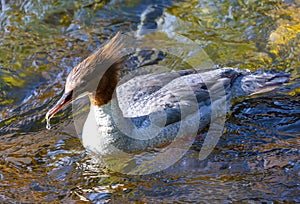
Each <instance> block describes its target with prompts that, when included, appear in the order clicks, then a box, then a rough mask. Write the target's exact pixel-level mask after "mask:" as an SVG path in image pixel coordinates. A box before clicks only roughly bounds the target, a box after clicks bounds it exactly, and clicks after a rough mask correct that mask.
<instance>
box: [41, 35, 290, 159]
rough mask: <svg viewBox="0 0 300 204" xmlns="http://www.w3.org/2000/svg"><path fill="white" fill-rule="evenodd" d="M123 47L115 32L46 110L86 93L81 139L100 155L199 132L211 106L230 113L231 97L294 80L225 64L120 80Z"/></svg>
mask: <svg viewBox="0 0 300 204" xmlns="http://www.w3.org/2000/svg"><path fill="white" fill-rule="evenodd" d="M123 48H124V39H123V38H122V34H120V33H117V34H116V35H115V36H114V37H113V38H112V39H111V40H109V41H108V42H107V43H106V44H105V45H104V46H102V47H101V48H100V49H99V50H97V51H96V52H94V53H93V54H91V55H90V56H89V57H87V58H86V59H85V60H83V61H82V62H81V63H79V64H78V65H77V66H75V67H74V68H73V69H72V70H71V72H70V73H69V75H68V77H67V79H66V83H65V89H64V93H63V95H62V96H61V98H60V99H59V100H58V101H57V103H56V104H55V105H54V106H53V107H52V108H50V109H49V110H48V112H47V114H46V120H47V121H50V119H51V118H52V117H53V116H54V115H55V114H56V113H57V112H58V111H60V110H62V109H63V108H64V107H66V106H68V105H70V104H71V103H74V102H75V101H77V100H78V99H79V98H81V97H82V96H84V95H88V96H89V100H90V112H89V115H88V117H87V119H86V121H85V125H84V127H83V131H82V143H83V146H84V147H85V148H86V149H87V150H88V151H91V152H93V153H96V154H98V155H105V154H111V153H113V152H117V151H124V152H128V153H135V152H141V151H149V150H151V149H154V148H157V147H163V146H165V145H168V144H170V143H172V142H173V141H174V140H175V139H176V138H180V137H181V136H183V135H193V134H197V132H199V131H201V130H202V129H203V128H205V127H206V126H207V125H209V124H210V123H211V122H213V121H212V120H213V117H212V112H213V110H212V107H215V108H220V110H221V109H226V111H228V108H230V105H231V103H232V99H234V98H240V97H244V96H249V95H253V94H257V93H260V92H266V91H269V90H273V89H274V88H277V87H278V86H281V85H282V84H285V83H287V82H288V81H289V78H290V75H289V74H288V73H285V72H276V71H263V70H258V71H256V72H251V71H248V70H244V69H238V68H232V67H223V68H211V69H200V70H198V69H186V70H172V71H170V72H159V73H147V74H142V75H138V76H134V77H132V78H131V79H128V80H126V81H123V82H122V83H120V80H119V75H120V69H122V65H123V60H124V58H123V55H122V54H120V53H121V52H120V51H121V50H122V49H123ZM151 66H152V67H154V68H155V69H159V68H160V67H159V66H158V65H151ZM215 112H217V113H220V111H219V110H217V111H215ZM181 142H182V141H181ZM183 142H184V141H183Z"/></svg>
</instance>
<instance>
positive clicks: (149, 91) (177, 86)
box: [117, 68, 240, 124]
mask: <svg viewBox="0 0 300 204" xmlns="http://www.w3.org/2000/svg"><path fill="white" fill-rule="evenodd" d="M238 74H240V72H239V70H237V69H232V68H223V69H216V70H209V71H208V70H204V71H203V70H200V71H199V70H198V71H197V70H181V71H172V72H168V73H161V74H147V75H142V76H137V77H134V78H133V79H131V80H128V81H127V82H125V83H123V84H121V85H120V86H119V87H118V88H117V99H118V104H119V107H120V109H121V111H122V113H123V117H127V118H139V117H145V116H149V115H150V117H154V118H155V120H152V121H159V120H166V123H165V124H170V123H174V122H177V121H179V120H181V119H182V117H186V116H187V115H189V114H192V113H194V112H195V111H197V110H198V108H199V106H208V107H209V105H210V95H209V94H210V93H212V92H213V93H214V94H220V93H224V89H228V87H229V86H230V85H231V82H232V80H233V79H234V78H235V77H236V76H237V75H238ZM223 95H224V94H223Z"/></svg>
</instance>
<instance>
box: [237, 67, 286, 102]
mask: <svg viewBox="0 0 300 204" xmlns="http://www.w3.org/2000/svg"><path fill="white" fill-rule="evenodd" d="M289 81H290V74H288V73H285V72H276V71H267V72H264V71H262V70H259V71H256V72H253V73H250V72H249V74H246V75H243V76H240V77H238V78H237V79H236V80H235V81H234V83H233V92H234V94H233V95H234V96H235V97H239V96H249V95H252V94H257V93H264V92H268V91H271V90H274V89H275V88H278V87H281V86H282V85H283V84H285V83H287V82H289Z"/></svg>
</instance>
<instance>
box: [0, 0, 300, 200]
mask: <svg viewBox="0 0 300 204" xmlns="http://www.w3.org/2000/svg"><path fill="white" fill-rule="evenodd" d="M1 2H4V1H1ZM68 2H69V1H68ZM68 2H53V1H46V0H45V1H39V3H38V2H37V1H32V0H31V1H28V0H27V1H10V2H9V3H6V4H5V6H3V4H2V10H1V13H0V32H1V39H0V47H1V49H0V53H1V59H0V135H1V136H0V140H1V146H0V167H1V168H0V201H1V202H4V203H10V202H11V203H13V202H29V203H30V202H62V203H70V202H75V201H80V200H81V201H91V202H97V201H99V202H116V203H124V202H128V201H129V202H136V201H142V202H143V201H144V202H160V201H165V202H175V201H176V202H221V203H223V202H235V201H236V202H240V201H245V202H250V201H261V202H264V201H265V202H271V201H279V202H285V201H286V202H287V201H291V202H300V197H299V195H300V187H299V184H300V182H299V176H300V174H299V172H300V156H299V153H300V152H299V145H300V141H299V135H300V134H299V132H300V131H299V130H300V129H299V127H300V126H299V125H300V122H299V121H300V120H299V115H300V102H299V101H300V100H299V90H300V83H299V67H300V63H299V62H300V58H299V56H300V50H299V47H300V46H299V44H300V39H299V25H300V20H299V19H300V17H299V13H300V11H299V6H300V5H299V2H297V1H280V2H279V1H100V2H96V1H88V0H86V1H76V2H73V3H72V2H71V3H70V2H69V3H68ZM153 4H156V6H152V7H151V8H154V12H153V15H152V18H154V19H155V18H158V19H159V20H158V21H157V22H158V23H157V24H155V23H154V24H153V23H151V22H153V20H152V21H151V16H150V17H148V18H149V20H148V23H147V21H146V24H145V25H144V26H146V27H147V26H150V27H151V28H153V27H155V28H156V27H157V28H159V29H162V30H164V31H166V32H171V31H175V32H176V33H178V34H181V35H183V36H185V37H188V38H189V39H191V40H194V41H196V42H197V43H199V44H200V46H201V47H202V48H203V49H204V50H205V52H206V54H207V55H208V56H209V57H210V59H211V60H212V61H213V62H214V63H215V64H217V65H219V66H221V67H223V66H233V67H239V68H242V69H246V68H247V69H251V70H253V71H254V70H257V69H259V68H263V69H266V70H269V69H276V70H282V71H285V72H288V73H290V74H292V77H293V80H292V81H291V82H290V83H288V84H287V85H286V86H285V87H282V88H279V89H276V90H274V91H271V92H269V93H265V94H260V95H255V96H251V97H247V98H243V99H240V100H237V101H234V103H233V106H232V108H231V110H230V113H228V116H227V120H226V126H225V130H224V134H223V136H222V137H221V138H220V140H219V142H218V145H217V146H216V148H215V149H214V151H213V152H212V154H210V156H209V157H208V158H207V159H205V160H203V161H199V160H198V156H199V150H200V148H201V143H202V142H203V138H204V136H205V134H206V130H204V131H202V132H201V133H200V134H199V136H198V139H197V141H196V142H195V145H194V146H193V147H192V148H191V149H190V150H189V151H188V152H187V154H186V155H185V156H184V158H182V159H181V160H180V161H178V162H177V163H176V164H175V165H174V166H173V167H171V168H169V169H166V170H164V171H162V172H159V173H156V174H153V175H144V176H128V175H122V174H118V173H116V172H110V171H108V170H107V169H105V168H103V167H101V166H99V165H97V164H95V163H94V162H93V161H92V158H91V157H90V156H89V155H87V154H86V153H85V151H84V148H83V147H82V145H81V143H80V140H79V139H78V137H77V133H76V131H75V130H74V124H73V121H72V114H71V108H68V109H66V110H64V111H62V112H59V113H58V114H57V115H56V116H55V117H54V118H52V120H51V124H52V128H51V130H47V129H46V127H45V125H46V121H45V119H44V118H45V114H46V112H47V111H48V110H49V108H50V106H52V105H53V104H54V103H55V102H56V101H57V100H58V99H59V97H60V95H61V94H62V92H63V86H64V82H65V78H66V76H67V74H68V72H69V71H70V70H71V69H72V67H74V66H75V65H76V64H78V63H79V62H80V61H81V60H82V59H84V58H85V57H86V56H88V55H89V54H90V53H91V52H93V51H94V50H95V49H96V48H97V47H99V46H100V45H101V44H102V43H103V42H104V41H105V40H106V39H108V38H110V36H111V35H112V33H116V32H117V31H119V30H121V31H123V32H126V31H130V30H135V29H137V28H139V26H140V25H141V23H140V16H141V14H142V12H143V11H144V10H145V9H146V8H147V7H148V6H149V5H153ZM166 63H167V62H166ZM198 143H199V144H198Z"/></svg>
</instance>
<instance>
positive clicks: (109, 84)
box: [46, 33, 124, 119]
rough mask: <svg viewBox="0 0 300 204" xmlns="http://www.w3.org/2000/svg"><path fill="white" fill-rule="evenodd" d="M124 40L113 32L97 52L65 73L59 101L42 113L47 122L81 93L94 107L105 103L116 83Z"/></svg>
mask: <svg viewBox="0 0 300 204" xmlns="http://www.w3.org/2000/svg"><path fill="white" fill-rule="evenodd" d="M123 42H124V39H123V36H122V35H121V34H120V33H117V34H116V35H115V36H114V37H113V38H112V39H111V40H110V41H109V42H107V43H106V44H105V45H104V46H103V47H101V48H100V49H99V50H98V51H96V52H95V53H93V54H92V55H90V56H89V57H87V58H86V59H85V60H83V61H82V62H81V63H80V64H78V65H77V66H76V67H74V68H73V69H72V71H71V72H70V73H69V75H68V77H67V80H66V84H65V91H64V94H63V96H62V97H61V98H60V100H59V101H58V102H57V103H56V105H54V106H53V107H52V108H51V109H50V110H49V111H48V112H47V114H46V119H50V118H51V117H52V116H53V115H54V114H55V113H57V112H58V111H59V110H61V109H62V108H63V107H65V106H67V105H68V104H70V103H71V102H72V101H74V100H76V99H77V98H78V97H79V96H82V95H83V94H88V95H89V97H90V100H91V103H93V104H94V105H96V106H101V105H104V104H106V103H108V102H109V101H110V100H111V98H112V95H113V92H114V90H115V88H116V86H117V83H118V73H119V68H120V64H121V60H122V54H121V50H122V48H123V46H124V44H123Z"/></svg>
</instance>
